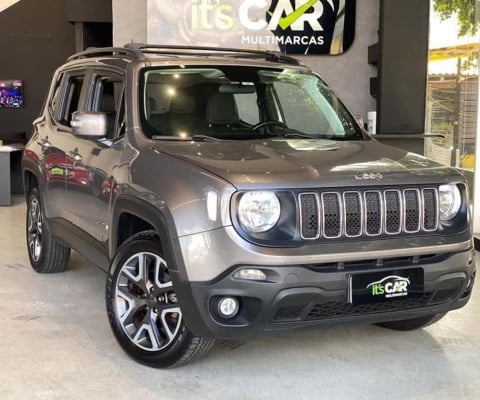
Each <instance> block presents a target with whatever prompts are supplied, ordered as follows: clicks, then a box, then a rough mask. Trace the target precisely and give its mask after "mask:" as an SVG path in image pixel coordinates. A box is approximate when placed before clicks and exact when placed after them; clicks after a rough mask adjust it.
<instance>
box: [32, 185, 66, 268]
mask: <svg viewBox="0 0 480 400" xmlns="http://www.w3.org/2000/svg"><path fill="white" fill-rule="evenodd" d="M26 236H27V247H28V257H29V259H30V264H31V266H32V268H33V269H34V270H35V271H37V272H40V273H54V272H62V271H63V270H65V268H66V267H67V264H68V260H69V259H70V247H67V246H64V245H63V244H62V243H60V241H59V240H58V239H57V238H56V237H54V236H53V235H52V234H51V233H50V231H49V230H48V227H47V225H46V224H45V219H44V214H43V207H42V203H41V198H40V193H39V191H38V188H34V189H32V191H31V192H30V195H29V196H28V203H27V220H26Z"/></svg>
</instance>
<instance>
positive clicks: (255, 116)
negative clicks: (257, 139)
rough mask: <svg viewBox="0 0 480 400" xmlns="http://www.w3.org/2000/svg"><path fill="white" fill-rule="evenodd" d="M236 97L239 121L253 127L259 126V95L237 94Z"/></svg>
mask: <svg viewBox="0 0 480 400" xmlns="http://www.w3.org/2000/svg"><path fill="white" fill-rule="evenodd" d="M234 97H235V103H236V104H237V111H238V117H239V119H240V120H241V121H243V122H246V123H248V124H251V125H256V124H258V123H259V122H260V116H259V112H258V105H257V93H240V94H235V95H234Z"/></svg>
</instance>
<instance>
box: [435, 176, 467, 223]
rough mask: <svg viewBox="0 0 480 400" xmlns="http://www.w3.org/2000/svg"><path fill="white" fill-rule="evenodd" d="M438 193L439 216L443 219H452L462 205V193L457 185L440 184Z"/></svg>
mask: <svg viewBox="0 0 480 400" xmlns="http://www.w3.org/2000/svg"><path fill="white" fill-rule="evenodd" d="M439 192H440V193H439V194H440V218H441V219H442V220H444V221H450V220H451V219H453V218H454V217H455V216H456V215H457V214H458V212H459V211H460V208H461V207H462V195H461V193H460V190H459V189H458V186H457V185H453V184H450V185H442V186H440V190H439Z"/></svg>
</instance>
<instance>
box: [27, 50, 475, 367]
mask: <svg viewBox="0 0 480 400" xmlns="http://www.w3.org/2000/svg"><path fill="white" fill-rule="evenodd" d="M23 172H24V182H25V193H26V196H27V202H28V204H27V206H28V210H27V223H26V235H27V243H28V254H29V257H30V261H31V264H32V267H33V268H34V269H35V270H36V271H37V272H60V271H62V270H64V269H65V267H66V266H67V263H68V259H69V255H70V249H71V248H73V249H75V250H77V251H78V252H80V253H81V254H82V255H84V256H85V257H87V258H88V259H89V260H91V261H92V262H93V263H95V264H96V265H98V266H99V267H100V268H102V269H104V270H105V271H106V272H107V274H108V279H107V285H106V304H107V312H108V317H109V320H110V324H111V327H112V330H113V332H114V334H115V337H116V339H117V340H118V342H119V344H120V345H121V346H122V348H123V349H124V350H125V351H126V352H127V353H128V354H129V355H130V356H131V357H133V358H134V359H135V360H137V361H139V362H141V363H144V364H147V365H150V366H154V367H168V366H174V365H180V364H185V363H187V362H189V361H192V360H194V359H195V358H197V357H199V356H200V355H202V354H204V353H205V352H207V351H208V349H209V348H210V347H211V346H212V344H213V341H214V339H215V338H227V339H228V338H239V337H247V336H251V335H260V334H272V333H274V332H278V331H284V330H289V329H296V328H304V327H312V326H319V325H325V324H339V323H358V322H361V323H375V324H380V325H381V326H384V327H387V328H392V329H398V330H410V329H416V328H421V327H424V326H426V325H429V324H431V323H433V322H435V321H437V320H438V319H439V318H441V317H442V316H443V315H445V314H446V313H447V312H448V311H450V310H453V309H457V308H460V307H462V306H464V305H465V304H466V303H467V302H468V300H469V298H470V294H471V290H472V287H473V283H474V277H475V265H474V251H473V247H472V233H471V226H470V216H469V207H468V195H467V188H466V184H465V180H464V178H463V177H462V175H461V174H459V173H458V172H457V171H456V170H454V169H451V168H446V167H443V166H441V165H438V164H436V163H434V162H432V161H430V160H428V159H426V158H423V157H420V156H418V155H415V154H412V153H408V152H405V151H402V150H398V149H394V148H392V147H388V146H385V145H382V144H380V143H379V142H377V141H376V140H374V139H372V138H371V137H369V136H368V135H367V134H366V133H365V132H364V130H363V129H362V127H360V126H359V125H358V124H357V122H356V120H355V119H354V118H353V117H352V115H351V114H350V113H349V111H348V110H347V109H346V108H345V106H344V105H343V104H342V103H341V102H340V101H339V100H338V99H337V97H336V96H335V94H334V93H333V92H332V90H331V89H330V88H329V87H328V85H327V84H326V83H325V82H324V81H323V80H322V79H321V78H320V77H319V76H317V75H316V74H314V73H312V71H310V70H309V69H308V68H307V67H305V66H302V65H300V63H299V62H298V61H296V60H295V59H292V58H290V57H287V56H284V55H282V54H277V53H274V52H261V51H248V50H233V49H221V48H206V47H203V48H193V47H189V48H187V47H181V46H150V45H128V46H126V47H124V48H105V49H89V50H87V51H84V52H82V53H79V54H76V55H74V56H72V57H70V58H69V59H68V61H67V63H66V64H65V65H63V66H62V67H60V68H59V69H58V71H57V72H56V73H55V76H54V78H53V81H52V84H51V87H50V91H49V93H48V97H47V100H46V102H45V105H44V107H43V110H42V112H41V116H40V118H38V119H37V120H36V121H35V122H34V130H33V136H32V138H31V140H30V141H29V143H28V145H27V146H26V149H25V152H24V157H23Z"/></svg>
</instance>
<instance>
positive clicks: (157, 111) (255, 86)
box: [140, 66, 363, 140]
mask: <svg viewBox="0 0 480 400" xmlns="http://www.w3.org/2000/svg"><path fill="white" fill-rule="evenodd" d="M140 90H141V97H140V99H141V120H142V127H143V130H144V132H145V134H146V135H147V136H148V137H150V138H155V139H162V138H163V139H167V138H168V139H178V140H181V139H190V138H195V137H202V138H210V139H218V140H222V139H223V140H250V139H261V138H262V139H263V138H271V137H300V138H306V139H316V138H322V139H324V138H328V139H335V140H360V139H362V138H363V134H362V131H361V129H360V127H359V125H358V124H357V122H356V121H355V120H354V118H353V117H352V116H351V114H350V113H349V112H348V111H347V110H346V108H345V107H344V106H343V104H342V103H341V102H340V101H339V100H338V99H337V97H336V96H335V94H334V93H333V92H332V91H331V90H330V89H329V88H328V87H327V86H326V85H325V84H324V82H323V81H322V80H321V79H320V78H318V77H317V76H316V75H314V74H311V73H307V72H304V71H298V70H293V69H288V68H286V69H265V68H255V67H245V66H241V67H240V66H217V67H214V68H213V67H189V68H186V67H183V68H180V67H178V68H168V69H165V68H149V69H145V70H144V71H143V76H142V79H141V87H140Z"/></svg>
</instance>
